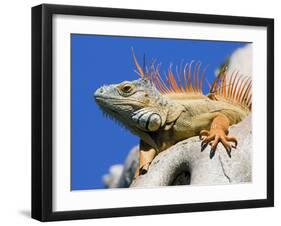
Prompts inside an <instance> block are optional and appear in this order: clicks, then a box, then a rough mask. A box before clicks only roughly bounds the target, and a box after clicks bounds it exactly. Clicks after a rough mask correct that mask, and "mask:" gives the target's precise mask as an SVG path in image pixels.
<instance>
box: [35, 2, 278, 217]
mask: <svg viewBox="0 0 281 226" xmlns="http://www.w3.org/2000/svg"><path fill="white" fill-rule="evenodd" d="M55 14H64V15H66V14H67V15H83V16H98V17H112V18H133V19H148V20H150V19H151V20H162V21H182V22H196V23H212V24H223V25H247V26H262V27H266V28H267V198H266V199H257V200H246V201H226V202H209V203H195V204H171V205H161V206H144V207H129V208H111V209H94V210H81V211H80V210H79V211H77V210H73V211H63V212H54V211H53V210H52V198H53V196H52V98H53V95H52V17H53V15H55ZM271 206H274V20H273V19H268V18H252V17H237V16H218V15H203V14H190V13H176V12H160V11H144V10H131V9H114V8H97V7H82V6H66V5H49V4H43V5H39V6H35V7H33V8H32V218H35V219H37V220H40V221H56V220H72V219H86V218H104V217H121V216H134V215H148V214H167V213H180V212H191V211H192V212H194V211H210V210H228V209H243V208H257V207H271Z"/></svg>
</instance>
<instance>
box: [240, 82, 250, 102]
mask: <svg viewBox="0 0 281 226" xmlns="http://www.w3.org/2000/svg"><path fill="white" fill-rule="evenodd" d="M249 83H251V79H250V78H247V79H246V80H245V81H244V84H243V88H242V90H241V92H240V93H239V96H238V101H239V102H240V103H242V99H241V98H242V95H244V94H245V91H246V90H245V88H246V87H247V86H248V85H249Z"/></svg>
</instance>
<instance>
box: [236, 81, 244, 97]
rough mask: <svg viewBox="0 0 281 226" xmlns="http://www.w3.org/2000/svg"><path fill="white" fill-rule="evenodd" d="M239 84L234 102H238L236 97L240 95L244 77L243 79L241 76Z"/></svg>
mask: <svg viewBox="0 0 281 226" xmlns="http://www.w3.org/2000/svg"><path fill="white" fill-rule="evenodd" d="M241 78H242V79H241V82H240V84H239V88H238V91H237V93H236V96H235V100H236V101H238V97H239V95H240V91H241V89H242V86H243V83H244V81H245V77H243V76H241Z"/></svg>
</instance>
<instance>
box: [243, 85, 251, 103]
mask: <svg viewBox="0 0 281 226" xmlns="http://www.w3.org/2000/svg"><path fill="white" fill-rule="evenodd" d="M251 89H252V81H251V82H250V83H249V85H248V87H247V89H246V91H245V94H244V96H243V98H242V103H243V104H245V103H246V101H247V100H248V97H249V93H250V91H251Z"/></svg>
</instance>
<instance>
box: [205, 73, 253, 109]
mask: <svg viewBox="0 0 281 226" xmlns="http://www.w3.org/2000/svg"><path fill="white" fill-rule="evenodd" d="M251 88H252V81H251V78H250V77H246V76H243V75H241V74H239V72H238V71H233V72H232V74H231V75H230V76H228V75H227V73H226V72H224V73H223V74H219V75H218V77H217V78H216V79H215V80H214V82H213V84H212V86H211V89H210V90H211V93H214V94H215V95H217V96H218V97H221V98H222V99H225V100H226V101H229V102H232V103H236V104H239V105H241V106H242V107H246V108H248V109H249V110H251V106H252V93H251ZM221 98H220V99H221Z"/></svg>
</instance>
